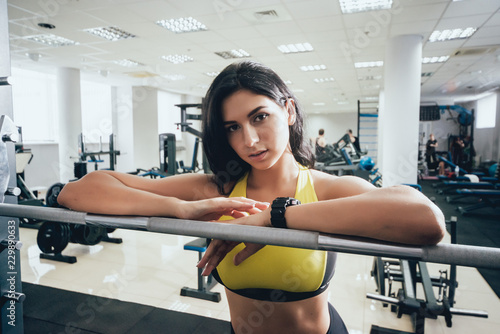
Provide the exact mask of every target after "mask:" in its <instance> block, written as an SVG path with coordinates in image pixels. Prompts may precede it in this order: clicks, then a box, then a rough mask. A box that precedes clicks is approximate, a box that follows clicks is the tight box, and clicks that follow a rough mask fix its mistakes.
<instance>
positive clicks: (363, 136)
mask: <svg viewBox="0 0 500 334" xmlns="http://www.w3.org/2000/svg"><path fill="white" fill-rule="evenodd" d="M377 132H378V101H375V102H362V101H359V100H358V132H357V134H358V139H359V145H360V147H361V150H362V151H366V152H367V155H368V156H370V157H371V158H372V159H373V160H375V161H376V160H377V153H378V151H377V150H378V134H377Z"/></svg>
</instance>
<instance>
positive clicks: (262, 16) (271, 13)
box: [254, 9, 279, 21]
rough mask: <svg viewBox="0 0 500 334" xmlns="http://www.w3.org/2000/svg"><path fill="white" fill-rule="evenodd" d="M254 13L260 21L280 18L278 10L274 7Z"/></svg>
mask: <svg viewBox="0 0 500 334" xmlns="http://www.w3.org/2000/svg"><path fill="white" fill-rule="evenodd" d="M254 15H255V17H256V18H257V20H259V21H269V20H275V19H277V18H279V15H278V12H276V11H275V10H274V9H271V10H264V11H262V12H256V13H254Z"/></svg>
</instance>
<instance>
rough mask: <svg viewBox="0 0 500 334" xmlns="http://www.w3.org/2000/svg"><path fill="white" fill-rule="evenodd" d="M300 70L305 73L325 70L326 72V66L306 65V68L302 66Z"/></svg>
mask: <svg viewBox="0 0 500 334" xmlns="http://www.w3.org/2000/svg"><path fill="white" fill-rule="evenodd" d="M300 69H301V70H302V71H304V72H308V71H323V70H326V66H325V65H323V64H321V65H306V66H301V67H300Z"/></svg>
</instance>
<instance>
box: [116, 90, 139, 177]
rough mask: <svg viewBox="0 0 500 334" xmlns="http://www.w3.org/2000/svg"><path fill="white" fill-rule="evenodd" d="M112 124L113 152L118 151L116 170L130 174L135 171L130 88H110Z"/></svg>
mask: <svg viewBox="0 0 500 334" xmlns="http://www.w3.org/2000/svg"><path fill="white" fill-rule="evenodd" d="M111 101H112V109H111V110H112V114H111V115H112V116H111V119H112V123H113V131H112V132H113V135H114V136H115V150H119V151H120V155H119V156H117V157H116V160H117V164H116V170H117V171H119V172H131V171H134V170H135V168H136V167H135V164H134V118H133V101H132V87H131V86H123V87H112V89H111Z"/></svg>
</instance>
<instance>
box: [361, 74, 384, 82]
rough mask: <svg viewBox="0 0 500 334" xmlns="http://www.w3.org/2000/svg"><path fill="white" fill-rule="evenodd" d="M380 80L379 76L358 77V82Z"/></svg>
mask: <svg viewBox="0 0 500 334" xmlns="http://www.w3.org/2000/svg"><path fill="white" fill-rule="evenodd" d="M380 79H382V76H381V75H366V76H364V77H358V80H359V81H364V80H380Z"/></svg>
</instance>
